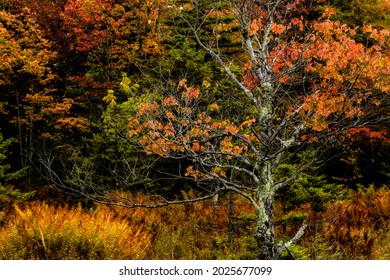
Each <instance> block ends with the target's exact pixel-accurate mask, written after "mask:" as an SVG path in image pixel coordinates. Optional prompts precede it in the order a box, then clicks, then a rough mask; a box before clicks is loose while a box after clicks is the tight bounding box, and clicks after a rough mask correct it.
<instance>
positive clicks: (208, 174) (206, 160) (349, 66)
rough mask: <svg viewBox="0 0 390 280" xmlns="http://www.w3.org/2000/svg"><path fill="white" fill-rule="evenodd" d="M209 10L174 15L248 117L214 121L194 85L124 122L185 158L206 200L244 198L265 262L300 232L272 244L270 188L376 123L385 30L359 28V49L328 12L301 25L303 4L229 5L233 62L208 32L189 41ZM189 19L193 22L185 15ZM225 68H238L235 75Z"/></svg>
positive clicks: (150, 147)
mask: <svg viewBox="0 0 390 280" xmlns="http://www.w3.org/2000/svg"><path fill="white" fill-rule="evenodd" d="M223 2H224V3H226V2H227V1H226V2H225V1H223ZM218 3H220V2H218ZM218 3H215V5H214V7H211V8H210V10H208V11H206V12H205V11H203V10H202V8H203V6H202V4H204V2H203V1H196V2H193V3H192V6H191V5H190V4H189V5H188V6H182V7H181V8H178V11H177V12H178V13H180V14H181V15H182V16H181V18H182V20H183V21H185V22H187V24H188V27H189V28H190V29H191V30H192V38H193V39H194V40H195V41H196V42H197V43H198V45H199V46H200V47H202V48H203V49H204V50H205V51H206V52H207V53H208V54H209V55H210V56H211V57H212V58H213V59H214V60H215V61H217V63H218V64H219V65H220V67H221V68H222V69H223V70H224V71H225V72H226V74H227V75H228V76H229V78H230V79H231V80H232V81H234V83H235V84H236V86H237V87H238V88H240V89H241V91H242V92H243V94H244V95H245V98H246V102H247V106H248V110H247V111H242V112H240V113H241V114H240V116H239V117H238V118H236V119H230V118H229V116H228V117H227V118H223V117H221V116H223V114H222V113H218V111H219V110H220V108H219V106H218V104H210V105H209V106H202V104H201V102H199V100H200V98H201V93H202V91H203V89H202V88H194V87H192V86H191V85H188V84H187V83H186V80H181V81H180V82H179V83H178V85H177V88H176V92H174V93H172V92H165V93H164V94H162V97H161V99H160V100H154V101H151V102H149V103H145V104H142V105H141V107H140V108H139V111H138V116H137V117H134V118H131V119H130V121H129V126H130V128H131V131H130V137H132V136H134V135H142V136H141V140H140V141H139V143H140V144H141V145H142V146H143V147H144V148H145V150H146V151H147V153H153V154H158V155H160V156H161V157H171V158H182V157H185V158H187V159H188V160H189V161H192V162H193V164H191V165H188V166H187V172H186V173H185V174H184V175H185V176H188V177H192V178H194V179H196V180H197V181H198V182H202V183H207V184H208V185H209V186H211V187H210V189H209V193H210V194H211V195H212V194H216V193H218V192H220V191H226V190H231V191H235V192H236V193H238V194H241V195H242V196H244V197H246V198H247V199H248V200H249V201H250V202H251V203H252V205H253V207H254V209H255V213H256V223H257V226H256V231H255V238H256V240H257V243H258V250H259V252H258V253H259V257H260V258H262V259H275V258H277V257H278V255H279V254H280V253H281V252H282V251H283V250H284V249H285V248H286V247H288V246H289V245H290V244H291V243H292V242H294V241H296V240H297V239H298V238H299V237H300V236H301V235H302V234H303V230H304V228H305V225H306V224H305V223H304V224H303V225H302V227H301V228H300V230H299V231H298V232H297V234H296V235H295V236H294V237H293V238H292V239H291V240H290V241H289V242H286V243H282V244H279V245H278V246H275V238H274V227H273V223H274V221H273V217H274V216H273V215H274V214H273V200H274V196H275V193H276V191H277V190H278V189H280V188H282V187H284V186H286V185H289V184H291V183H292V182H293V181H294V180H295V179H296V178H297V177H298V175H299V174H301V173H302V172H304V171H305V170H308V168H309V167H311V166H313V165H314V164H316V162H317V161H318V160H319V159H320V158H322V157H325V156H327V154H326V151H327V150H328V149H329V148H330V147H332V145H334V143H336V142H337V141H339V139H340V136H341V135H343V134H345V133H348V130H349V129H350V128H354V127H361V126H366V125H368V124H369V123H371V122H373V121H374V122H378V121H381V120H383V119H385V118H386V117H385V116H384V115H381V112H380V110H378V108H379V107H380V104H382V102H383V100H384V99H387V98H388V96H387V93H388V91H389V87H388V76H387V78H386V75H385V73H386V72H388V69H389V68H388V66H387V62H388V60H389V57H388V52H387V51H386V50H385V49H384V47H386V46H387V45H386V44H387V43H388V39H389V37H388V36H389V32H388V31H386V30H384V31H382V32H377V31H375V32H373V31H372V30H371V29H370V28H369V27H367V32H370V34H371V36H373V35H374V36H376V40H377V42H378V44H375V45H374V46H372V47H369V48H367V47H365V46H364V45H362V44H358V43H356V42H355V41H354V40H353V39H351V36H353V35H354V30H353V29H350V28H348V27H347V26H346V25H342V24H340V23H339V22H332V21H331V20H330V19H329V17H330V16H331V15H332V14H333V10H331V9H330V8H329V9H327V10H326V11H325V13H324V15H323V16H322V17H321V18H320V19H319V20H318V21H312V22H309V21H307V20H305V13H304V11H305V7H306V3H304V2H303V1H230V2H228V3H229V5H230V9H232V10H234V11H235V12H236V15H237V18H236V22H237V28H239V30H240V32H241V35H242V44H243V46H244V51H245V55H246V61H245V60H244V61H237V60H233V59H231V58H230V59H229V57H226V56H224V54H223V53H222V52H221V50H220V49H219V48H218V40H219V33H218V29H217V28H216V31H215V38H214V40H211V39H209V40H208V41H207V42H206V41H203V40H202V39H201V37H200V35H199V34H200V32H201V31H202V27H203V23H204V22H206V21H207V20H208V19H209V18H210V15H211V14H212V13H213V12H216V11H218V8H219V7H218ZM302 11H303V12H302ZM193 14H196V15H197V18H196V20H195V21H191V18H189V17H188V15H193ZM216 25H217V23H216ZM380 45H381V46H380ZM235 67H239V68H241V69H242V75H241V76H239V75H237V73H235V72H234V68H235ZM221 110H223V108H221ZM309 145H310V146H311V147H312V148H314V149H313V153H312V154H311V155H309V156H308V157H307V158H306V159H305V160H303V161H301V162H300V163H299V167H298V168H297V169H296V171H295V172H294V173H293V174H291V176H288V178H285V179H284V180H283V181H280V182H275V181H274V173H275V170H277V168H278V167H279V166H280V165H281V164H283V163H284V161H285V159H286V157H287V153H288V152H289V151H299V150H301V149H302V148H305V147H307V146H309Z"/></svg>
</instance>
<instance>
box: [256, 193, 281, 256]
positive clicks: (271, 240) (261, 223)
mask: <svg viewBox="0 0 390 280" xmlns="http://www.w3.org/2000/svg"><path fill="white" fill-rule="evenodd" d="M261 203H262V204H263V205H262V206H261V205H260V208H261V210H260V211H259V213H257V215H256V219H257V222H256V231H255V239H256V242H257V248H258V257H259V259H261V260H274V259H276V258H277V254H276V248H275V236H274V226H273V224H274V223H273V205H272V203H273V199H272V197H271V196H269V197H267V198H265V199H263V201H262V202H261Z"/></svg>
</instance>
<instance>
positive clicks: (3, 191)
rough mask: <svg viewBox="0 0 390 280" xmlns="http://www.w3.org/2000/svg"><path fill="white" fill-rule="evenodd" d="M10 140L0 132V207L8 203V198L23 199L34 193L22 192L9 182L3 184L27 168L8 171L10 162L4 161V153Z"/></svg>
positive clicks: (19, 176) (22, 174)
mask: <svg viewBox="0 0 390 280" xmlns="http://www.w3.org/2000/svg"><path fill="white" fill-rule="evenodd" d="M12 142H13V139H7V140H5V139H4V138H3V135H2V134H1V133H0V207H1V206H4V204H6V203H9V202H10V199H11V200H17V201H23V200H27V199H29V198H31V197H32V196H33V195H34V192H27V193H22V192H20V191H19V190H15V189H14V188H13V186H12V185H11V184H5V183H6V182H8V181H14V180H17V179H20V178H22V177H23V176H24V175H25V173H26V170H27V168H24V169H21V170H18V171H14V172H8V171H9V169H10V168H11V166H10V164H6V163H5V161H6V159H7V156H6V153H7V150H8V147H9V145H10V144H11V143H12Z"/></svg>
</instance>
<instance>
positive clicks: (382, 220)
mask: <svg viewBox="0 0 390 280" xmlns="http://www.w3.org/2000/svg"><path fill="white" fill-rule="evenodd" d="M137 199H138V200H141V201H142V200H143V199H146V198H144V197H137ZM235 203H236V204H235V212H234V215H235V219H234V220H233V221H232V220H230V221H229V218H228V216H229V215H228V211H229V207H228V205H227V204H226V203H224V202H223V201H222V202H219V203H218V205H215V204H212V203H206V202H200V203H193V204H188V205H175V206H170V207H165V208H157V209H145V208H136V209H127V208H121V207H113V206H111V207H109V206H104V205H97V206H95V207H93V208H88V209H83V208H82V207H81V206H80V205H78V206H77V207H70V206H67V205H64V206H53V205H49V204H47V203H44V202H31V203H24V204H23V205H24V206H23V207H22V206H18V205H14V210H13V211H12V212H10V213H7V216H6V217H3V221H2V224H1V225H0V259H67V260H80V259H93V260H99V259H140V260H142V259H167V260H169V259H191V260H196V259H255V256H256V242H255V240H254V238H253V237H252V234H253V226H254V221H253V213H252V209H251V207H250V206H249V205H248V204H245V203H244V202H243V201H240V200H237V201H236V202H235ZM309 208H310V207H309ZM298 211H303V208H301V209H299V210H298ZM305 215H306V217H308V220H309V226H308V228H307V230H306V233H305V235H304V236H303V237H302V239H301V240H300V241H299V242H298V243H297V244H295V245H294V246H292V247H290V249H289V251H288V252H285V253H284V255H283V256H282V258H284V259H313V258H314V257H315V258H316V259H387V260H388V259H390V245H389V244H390V233H389V230H388V229H389V228H390V219H389V218H390V191H389V190H387V189H383V190H380V191H376V192H373V193H362V192H360V193H357V194H356V195H355V196H354V197H353V198H351V199H350V200H343V201H336V202H333V203H330V204H329V206H328V209H327V210H326V211H325V212H324V213H321V215H318V217H317V230H316V237H315V239H313V224H312V220H313V216H312V215H313V214H312V213H311V212H310V211H307V212H306V214H305ZM229 223H232V224H229ZM289 223H290V224H286V226H285V228H286V236H292V235H293V234H294V232H295V231H296V229H297V227H299V224H300V223H301V222H297V221H295V220H292V221H289ZM280 227H281V226H279V228H278V227H277V230H278V231H279V232H280ZM229 228H230V231H228V229H229ZM279 235H280V234H279ZM281 237H282V236H280V238H281ZM278 238H279V237H278ZM283 238H284V237H283Z"/></svg>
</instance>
